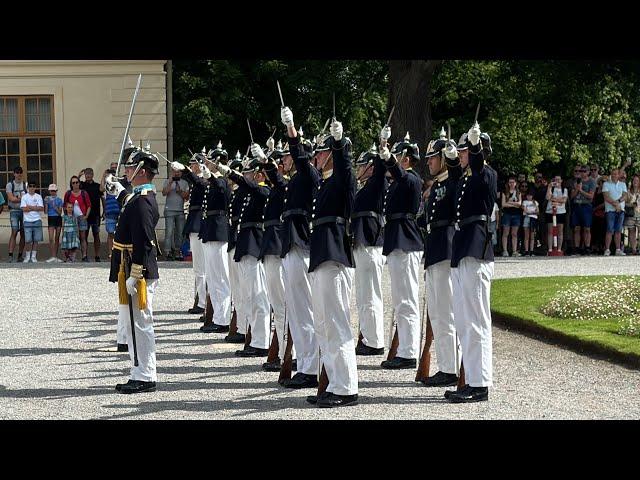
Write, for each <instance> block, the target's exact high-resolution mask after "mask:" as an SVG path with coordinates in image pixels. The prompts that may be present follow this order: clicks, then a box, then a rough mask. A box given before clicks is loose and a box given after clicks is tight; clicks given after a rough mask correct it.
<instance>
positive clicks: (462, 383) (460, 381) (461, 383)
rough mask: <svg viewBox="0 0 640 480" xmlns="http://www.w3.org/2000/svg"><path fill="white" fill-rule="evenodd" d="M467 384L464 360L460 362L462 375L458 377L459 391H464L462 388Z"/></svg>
mask: <svg viewBox="0 0 640 480" xmlns="http://www.w3.org/2000/svg"><path fill="white" fill-rule="evenodd" d="M465 384H466V381H465V378H464V363H462V360H460V375H459V376H458V390H462V387H464V386H465Z"/></svg>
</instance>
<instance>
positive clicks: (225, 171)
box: [218, 163, 231, 177]
mask: <svg viewBox="0 0 640 480" xmlns="http://www.w3.org/2000/svg"><path fill="white" fill-rule="evenodd" d="M218 171H219V172H220V173H221V174H222V175H224V176H225V177H226V176H227V175H229V172H230V171H231V169H230V168H229V167H228V166H226V165H224V164H223V163H219V164H218Z"/></svg>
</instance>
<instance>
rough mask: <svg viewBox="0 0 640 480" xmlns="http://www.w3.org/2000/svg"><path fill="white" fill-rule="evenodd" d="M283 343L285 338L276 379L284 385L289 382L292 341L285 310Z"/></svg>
mask: <svg viewBox="0 0 640 480" xmlns="http://www.w3.org/2000/svg"><path fill="white" fill-rule="evenodd" d="M283 337H284V338H283V339H282V340H283V341H285V338H286V346H285V348H284V358H283V359H282V366H281V367H280V376H279V377H278V383H279V384H280V385H284V382H285V380H291V368H292V367H293V354H292V350H293V340H292V338H291V330H289V324H288V323H287V309H286V308H285V310H284V335H283Z"/></svg>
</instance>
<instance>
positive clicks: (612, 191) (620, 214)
mask: <svg viewBox="0 0 640 480" xmlns="http://www.w3.org/2000/svg"><path fill="white" fill-rule="evenodd" d="M619 176H620V170H619V169H617V168H614V169H613V170H611V180H609V181H608V182H604V184H603V185H602V193H603V194H604V211H605V218H606V222H607V233H606V235H605V237H604V254H605V256H608V255H611V237H613V239H614V243H615V245H616V255H618V256H624V255H625V253H624V252H623V251H622V250H621V248H620V239H621V236H622V222H623V220H624V207H625V202H624V200H625V196H626V195H625V194H626V193H627V185H626V184H625V183H624V182H621V181H620V178H619Z"/></svg>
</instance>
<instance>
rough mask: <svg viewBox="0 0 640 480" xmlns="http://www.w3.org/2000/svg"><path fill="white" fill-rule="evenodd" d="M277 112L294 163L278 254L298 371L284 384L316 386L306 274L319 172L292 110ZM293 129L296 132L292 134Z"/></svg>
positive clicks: (305, 386) (309, 282)
mask: <svg viewBox="0 0 640 480" xmlns="http://www.w3.org/2000/svg"><path fill="white" fill-rule="evenodd" d="M280 113H281V115H280V117H281V120H282V123H283V124H284V125H285V126H287V129H288V131H289V133H288V135H289V138H288V143H289V151H290V152H291V157H292V159H293V166H294V167H295V172H294V173H292V174H291V178H290V180H289V182H288V183H287V185H286V186H285V194H284V206H283V212H282V217H281V219H282V230H281V239H282V253H281V254H280V256H281V257H282V266H283V267H284V276H285V291H284V294H285V303H286V310H287V323H288V325H289V329H290V330H291V339H292V340H293V345H294V347H295V351H296V355H297V373H296V374H295V375H294V376H293V377H292V378H291V379H290V380H286V381H285V382H284V386H285V387H287V388H310V387H317V386H318V378H317V369H318V342H317V340H316V334H315V329H314V323H313V308H312V301H311V298H312V296H311V280H310V276H309V261H310V259H309V249H310V245H309V244H310V229H309V224H310V222H311V211H312V205H313V194H314V192H315V191H316V190H317V189H318V185H319V183H320V173H319V172H318V170H317V169H316V168H315V167H314V166H313V165H312V164H311V161H312V159H313V146H312V144H311V143H310V142H308V141H307V140H305V139H304V138H303V137H302V135H301V134H300V135H299V134H298V133H299V132H297V131H295V128H294V126H293V114H292V113H291V110H289V109H288V108H283V109H282V110H281V112H280ZM289 127H291V128H289ZM292 129H293V130H292ZM294 131H295V136H293V137H292V135H293V132H294Z"/></svg>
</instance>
